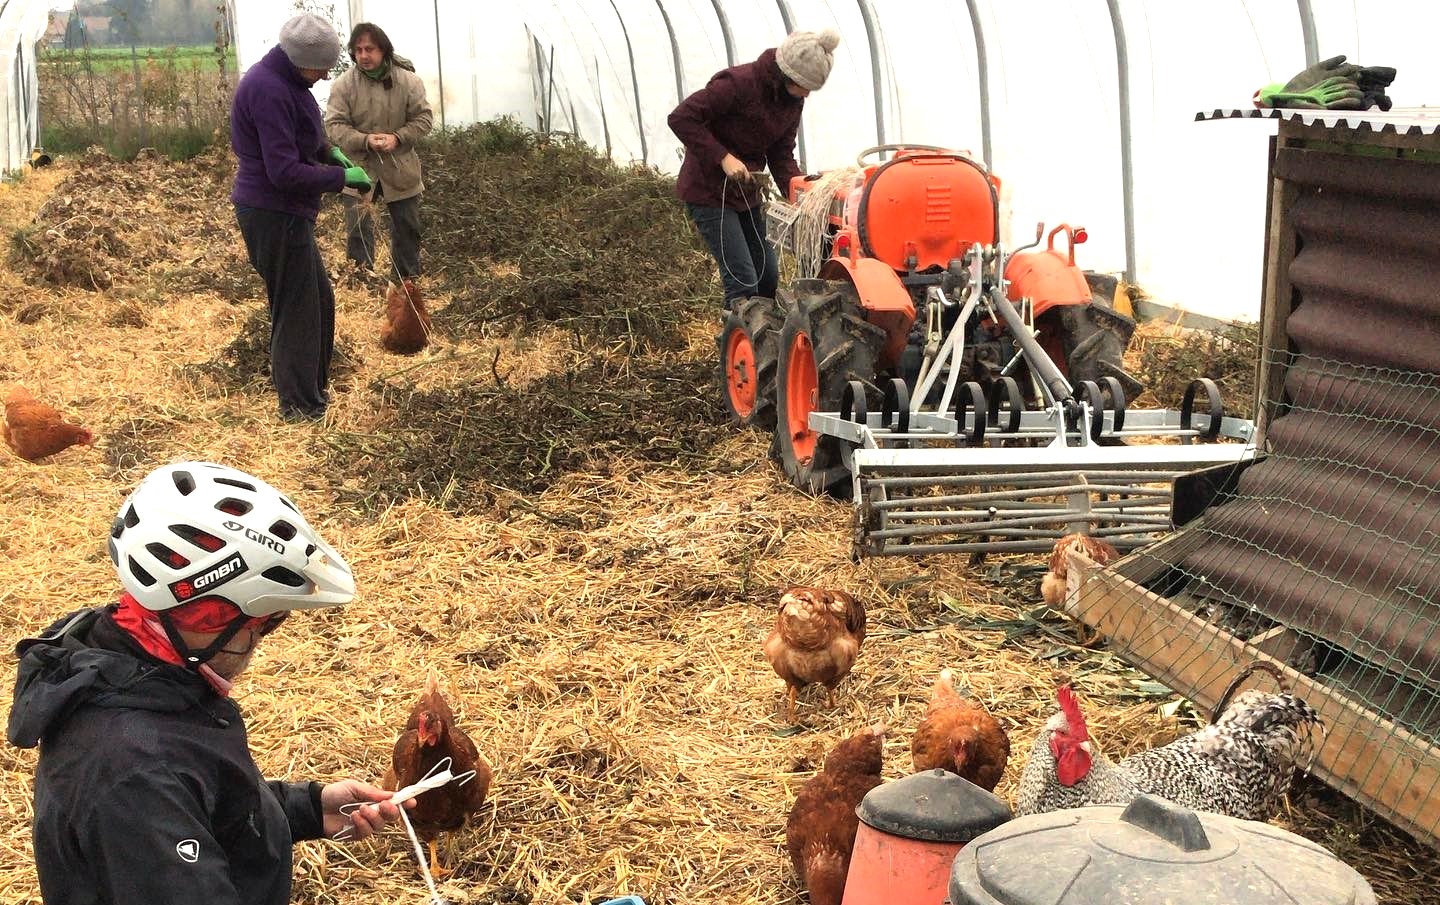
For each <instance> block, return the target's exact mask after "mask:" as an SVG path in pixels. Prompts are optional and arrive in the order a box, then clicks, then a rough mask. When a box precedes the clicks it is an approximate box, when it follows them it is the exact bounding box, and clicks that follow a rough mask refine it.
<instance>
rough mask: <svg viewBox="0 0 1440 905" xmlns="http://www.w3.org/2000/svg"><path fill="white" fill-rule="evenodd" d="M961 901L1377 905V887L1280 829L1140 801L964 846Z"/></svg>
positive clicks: (993, 904)
mask: <svg viewBox="0 0 1440 905" xmlns="http://www.w3.org/2000/svg"><path fill="white" fill-rule="evenodd" d="M950 901H951V902H953V903H954V905H1095V903H1104V905H1167V903H1176V902H1183V903H1185V905H1274V903H1278V902H1301V903H1304V905H1375V893H1374V892H1373V891H1372V890H1371V889H1370V884H1368V883H1366V882H1365V879H1364V878H1363V877H1361V876H1360V875H1359V874H1358V873H1356V872H1355V871H1354V870H1353V869H1351V868H1350V867H1349V866H1348V865H1347V864H1345V863H1344V862H1343V861H1340V860H1339V859H1337V858H1336V857H1335V856H1334V855H1332V854H1331V853H1330V852H1329V851H1327V850H1326V849H1324V848H1322V847H1320V846H1318V845H1316V844H1315V843H1313V842H1311V841H1309V840H1308V839H1304V838H1302V837H1300V836H1297V835H1295V834H1294V833H1287V832H1286V831H1284V830H1282V829H1280V828H1279V827H1274V826H1271V825H1270V824H1268V823H1258V822H1256V821H1253V820H1236V819H1235V818H1233V817H1225V816H1221V815H1219V814H1207V813H1204V812H1198V811H1190V810H1187V809H1185V808H1182V807H1180V806H1179V805H1176V804H1172V803H1170V802H1168V801H1165V800H1164V799H1160V798H1153V797H1151V796H1148V795H1147V796H1141V797H1140V798H1139V799H1136V800H1135V801H1134V802H1132V803H1131V804H1130V805H1129V806H1128V807H1126V808H1124V809H1123V810H1122V809H1121V808H1120V807H1119V806H1118V805H1105V806H1097V807H1088V808H1074V809H1071V810H1065V811H1052V812H1050V813H1047V814H1033V815H1031V816H1029V817H1022V818H1020V819H1018V820H1012V821H1010V822H1009V823H1007V824H1006V825H1004V826H1002V827H999V828H997V829H995V830H994V831H992V832H989V833H986V834H985V835H984V836H981V837H980V838H978V839H975V840H973V841H972V842H971V843H970V844H969V845H967V846H966V847H965V848H964V850H963V851H961V852H960V854H958V855H956V856H955V862H954V864H953V866H952V867H951V871H950Z"/></svg>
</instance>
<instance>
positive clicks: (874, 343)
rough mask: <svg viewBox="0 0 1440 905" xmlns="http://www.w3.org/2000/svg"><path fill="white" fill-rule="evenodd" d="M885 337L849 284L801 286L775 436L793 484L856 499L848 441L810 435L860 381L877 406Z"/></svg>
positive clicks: (776, 454)
mask: <svg viewBox="0 0 1440 905" xmlns="http://www.w3.org/2000/svg"><path fill="white" fill-rule="evenodd" d="M885 338H886V335H885V331H884V330H883V329H881V328H880V327H878V326H876V325H875V324H872V323H870V322H869V321H868V320H866V319H865V313H864V311H863V309H862V308H861V307H860V299H859V297H858V296H857V295H856V293H855V289H854V287H852V286H850V285H849V284H848V283H838V282H826V281H824V280H799V281H797V282H796V284H795V293H794V299H793V301H791V302H790V303H789V304H787V305H786V306H785V325H784V327H782V328H781V330H780V341H779V353H780V355H779V377H778V379H777V384H776V392H775V398H776V424H775V437H774V440H773V442H772V443H771V447H770V454H771V456H772V457H773V458H774V459H775V460H776V461H777V462H779V463H780V466H781V468H783V469H784V470H785V477H786V478H787V479H789V481H790V483H791V484H793V485H795V486H796V487H798V488H800V489H801V490H805V491H808V492H810V493H814V494H826V495H829V496H832V497H836V498H838V499H849V498H850V496H851V494H852V491H853V489H854V488H853V486H852V482H851V477H850V468H849V466H848V465H847V464H846V461H847V457H846V455H845V453H846V447H845V441H843V440H841V439H839V438H838V437H831V436H826V435H823V434H819V433H817V432H815V431H813V430H811V429H810V420H809V419H810V413H811V412H834V411H838V410H839V409H840V397H841V395H842V394H843V393H844V392H845V386H846V384H847V383H849V382H850V381H852V380H855V381H859V382H860V383H861V384H862V385H864V387H865V393H866V396H867V397H868V399H867V402H868V403H870V404H871V405H876V404H878V403H879V401H880V397H881V394H880V390H879V389H878V388H877V387H876V385H875V360H876V358H877V356H878V354H879V351H880V348H881V346H882V345H883V343H884V341H885Z"/></svg>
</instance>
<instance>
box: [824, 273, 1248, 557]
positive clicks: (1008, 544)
mask: <svg viewBox="0 0 1440 905" xmlns="http://www.w3.org/2000/svg"><path fill="white" fill-rule="evenodd" d="M976 276H977V278H978V277H980V275H979V274H978V273H977V274H976ZM981 282H983V280H981V279H977V280H976V281H975V283H972V285H978V284H980V283H981ZM966 299H967V301H966V302H965V303H964V304H963V306H962V308H963V310H962V311H961V312H960V316H959V317H958V318H957V323H958V324H964V323H965V322H967V320H968V319H969V316H970V314H971V311H970V309H971V308H972V307H974V306H977V305H980V304H982V303H984V304H987V305H988V308H989V310H991V311H993V312H994V316H995V317H996V319H998V320H1002V321H1004V322H1006V323H1007V324H1008V325H1009V326H1010V327H1011V329H1012V330H1013V331H1014V334H1015V336H1016V339H1017V344H1018V345H1019V347H1020V351H1019V352H1018V353H1017V356H1016V358H1017V360H1023V361H1024V362H1025V363H1026V365H1027V369H1026V370H1025V372H1024V373H1025V374H1026V375H1027V376H1028V379H1029V381H1030V382H1031V384H1032V385H1031V386H1030V387H1029V391H1030V392H1028V393H1027V392H1024V391H1022V389H1021V385H1020V383H1019V381H1017V380H1016V379H1015V378H1014V377H1011V376H1009V375H1008V374H1005V375H1002V376H1001V377H999V378H998V379H996V380H994V381H992V382H991V383H990V385H989V386H988V388H986V387H983V386H982V385H981V384H980V383H978V382H976V381H969V380H963V379H962V369H961V368H959V367H956V366H955V363H957V362H960V361H962V360H963V355H964V345H965V341H964V331H963V328H957V329H955V330H952V331H951V332H950V334H949V335H948V336H947V337H946V338H945V340H944V342H943V343H941V344H940V346H939V349H938V351H937V352H936V353H935V354H933V355H931V356H928V357H927V360H926V362H925V366H924V367H923V368H922V370H921V372H920V377H919V379H918V381H917V385H916V386H915V389H914V396H913V397H912V396H911V390H910V386H909V385H908V384H907V383H906V382H905V381H903V380H899V379H892V380H890V381H889V383H888V384H885V385H884V386H883V388H882V389H883V397H884V398H883V402H882V404H881V410H880V411H879V412H870V411H867V392H866V390H867V388H866V387H865V386H864V384H863V383H861V382H859V381H855V382H853V383H851V384H850V385H849V386H847V388H846V391H845V392H844V393H843V394H842V396H841V400H840V406H839V410H838V411H833V412H818V411H812V412H810V414H809V419H808V422H809V428H810V429H811V430H812V431H813V432H814V433H815V434H816V435H817V436H819V437H822V438H826V439H827V440H829V441H831V442H832V443H834V444H836V445H838V447H839V455H840V459H841V461H842V462H843V465H844V467H845V468H846V470H847V471H848V474H849V476H850V479H851V482H852V484H851V487H850V491H851V493H852V494H853V499H854V501H855V504H856V511H855V537H854V541H855V550H856V552H857V553H859V554H860V555H866V556H891V555H920V554H928V553H972V554H978V553H987V552H1021V551H1044V550H1048V549H1050V548H1051V547H1053V546H1054V543H1055V540H1056V539H1058V538H1059V537H1062V536H1063V535H1065V534H1069V533H1072V532H1076V531H1079V532H1084V533H1087V534H1090V535H1093V536H1096V537H1101V538H1104V539H1105V540H1107V541H1109V542H1110V543H1111V544H1113V545H1114V546H1116V547H1117V548H1119V549H1121V550H1129V549H1134V548H1136V547H1140V546H1144V545H1145V544H1148V543H1151V542H1153V541H1154V540H1156V539H1157V538H1158V537H1159V536H1160V535H1161V534H1163V533H1164V532H1166V531H1168V530H1170V528H1171V518H1170V513H1171V489H1170V486H1171V482H1172V481H1173V480H1174V479H1175V478H1176V477H1177V476H1178V475H1181V474H1185V473H1187V472H1190V471H1194V470H1196V469H1200V468H1209V467H1214V466H1221V465H1227V464H1239V463H1241V462H1244V461H1245V460H1247V459H1249V458H1250V457H1251V456H1253V454H1254V450H1253V448H1252V447H1251V446H1250V445H1249V443H1248V441H1249V440H1250V438H1251V435H1252V433H1253V425H1252V424H1251V423H1250V422H1249V421H1245V420H1242V419H1238V418H1231V417H1226V416H1225V414H1224V407H1223V403H1222V401H1221V399H1220V393H1219V388H1218V387H1217V386H1216V384H1215V383H1214V382H1213V381H1210V380H1207V379H1203V378H1202V379H1199V380H1196V381H1194V382H1192V383H1191V385H1190V387H1189V388H1188V390H1187V391H1186V393H1185V397H1184V399H1183V401H1182V403H1181V407H1180V408H1179V409H1178V410H1177V409H1150V410H1137V411H1131V410H1127V407H1126V399H1125V386H1124V384H1123V383H1122V382H1121V381H1120V380H1119V379H1118V378H1117V377H1116V376H1114V375H1105V376H1102V377H1101V378H1100V379H1099V380H1088V379H1087V380H1078V381H1076V384H1075V385H1074V386H1073V387H1072V385H1071V383H1070V381H1069V380H1068V379H1067V378H1066V377H1065V376H1064V375H1063V374H1061V373H1060V371H1059V369H1058V368H1057V367H1056V366H1055V364H1054V362H1053V361H1051V360H1050V359H1049V357H1048V356H1047V355H1046V353H1045V351H1044V350H1043V349H1041V348H1040V347H1039V345H1038V343H1036V341H1035V339H1034V337H1033V336H1032V335H1031V333H1030V331H1029V328H1028V327H1027V326H1026V324H1025V323H1024V322H1023V321H1024V318H1023V317H1022V316H1021V314H1020V312H1019V311H1018V310H1017V309H1016V308H1015V307H1014V306H1013V305H1012V304H1011V303H1010V302H1009V301H1008V300H1007V299H1006V298H1005V297H1004V296H1003V295H1002V294H1000V293H999V292H998V291H995V290H993V289H992V290H991V291H989V292H988V293H983V294H982V293H979V292H972V293H969V294H967V295H966ZM1037 396H1038V398H1040V399H1042V400H1043V401H1044V407H1043V408H1039V409H1033V410H1027V408H1026V400H1027V398H1031V399H1033V398H1036V397H1037ZM915 400H934V401H933V402H922V401H915ZM1215 441H1231V442H1215Z"/></svg>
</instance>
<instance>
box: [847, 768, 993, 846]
mask: <svg viewBox="0 0 1440 905" xmlns="http://www.w3.org/2000/svg"><path fill="white" fill-rule="evenodd" d="M855 814H856V815H857V816H858V817H859V818H860V819H861V820H863V821H864V822H865V824H866V825H867V826H872V827H874V828H875V829H877V830H880V831H882V832H886V833H889V834H891V835H892V836H900V837H902V838H905V839H922V840H924V841H926V842H969V841H970V840H971V839H974V838H975V837H976V836H979V835H980V834H982V833H984V832H986V831H987V830H991V829H994V828H995V827H997V826H999V825H1000V824H1002V823H1004V822H1005V821H1007V820H1009V819H1010V806H1009V805H1008V804H1006V803H1005V802H1004V800H1003V799H1000V798H998V797H996V796H995V795H992V794H991V793H989V792H987V791H985V790H984V789H982V788H980V787H979V786H977V785H975V784H974V783H973V782H971V781H970V780H968V779H965V778H964V777H962V776H956V775H955V774H954V773H949V772H947V771H945V770H926V771H924V772H922V773H915V774H912V775H910V776H907V777H905V778H904V779H897V780H895V781H894V782H887V783H884V784H883V785H878V786H876V787H875V788H873V789H871V790H870V791H869V793H867V794H866V795H865V797H864V799H862V800H861V802H860V806H859V807H857V808H856V809H855Z"/></svg>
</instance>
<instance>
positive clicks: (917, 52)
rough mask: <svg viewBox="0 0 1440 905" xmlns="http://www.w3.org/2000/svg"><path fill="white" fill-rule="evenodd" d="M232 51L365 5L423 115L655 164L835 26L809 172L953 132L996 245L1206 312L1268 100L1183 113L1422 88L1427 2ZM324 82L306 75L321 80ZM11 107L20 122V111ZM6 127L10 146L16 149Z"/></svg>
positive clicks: (709, 16) (1432, 92) (523, 15)
mask: <svg viewBox="0 0 1440 905" xmlns="http://www.w3.org/2000/svg"><path fill="white" fill-rule="evenodd" d="M46 5H47V4H44V3H38V2H25V0H8V2H0V56H3V58H4V59H3V60H0V63H3V64H4V69H5V73H6V74H5V76H4V78H6V79H7V83H8V85H7V90H8V92H9V93H8V97H9V98H10V103H8V104H7V105H6V109H5V113H4V114H3V116H4V120H3V122H4V124H5V126H6V134H7V139H6V145H7V148H6V153H7V157H6V159H5V161H3V162H4V164H5V166H6V167H7V168H10V169H13V168H14V167H16V166H19V165H20V163H21V162H23V158H24V154H25V153H28V148H26V147H24V146H25V145H27V144H30V145H33V143H34V135H35V134H36V126H35V124H34V109H35V106H36V104H35V102H34V100H33V98H34V96H35V87H34V79H33V73H34V53H33V44H34V39H35V38H36V37H38V34H39V30H41V29H43V27H44V21H45V17H44V14H43V9H44V7H45V6H46ZM229 6H230V14H231V17H232V20H233V31H234V36H235V42H236V45H237V51H238V57H239V62H240V66H241V68H242V69H243V68H245V67H246V66H248V65H249V64H250V63H252V62H254V61H255V60H256V59H258V58H259V57H260V56H261V55H262V54H264V52H265V51H266V50H267V49H268V48H269V47H270V46H271V45H272V44H273V43H274V41H275V36H276V34H277V32H278V30H279V26H280V24H281V23H282V22H284V21H285V19H287V18H288V17H290V16H291V15H293V14H294V13H295V12H296V10H297V8H307V9H310V10H311V11H315V12H319V13H321V14H324V15H327V16H329V17H330V18H331V19H332V20H333V21H334V22H335V25H336V29H337V30H338V31H340V32H341V33H348V31H349V29H350V27H351V25H352V23H355V22H360V21H372V22H375V23H377V24H379V25H380V26H381V27H383V28H384V29H385V30H386V31H387V32H388V33H389V35H390V36H391V38H392V40H393V41H394V42H395V45H396V47H397V50H398V51H399V52H400V53H401V54H402V55H404V56H407V57H409V58H410V59H411V60H412V61H413V62H414V63H415V64H416V69H417V70H418V71H419V73H420V74H421V75H422V77H423V78H424V80H425V82H426V86H427V89H428V91H429V95H430V98H431V102H432V106H433V107H434V109H435V111H436V115H437V121H438V122H440V123H443V124H444V125H445V126H450V127H457V126H463V125H465V124H467V123H473V122H478V121H483V120H486V119H491V118H493V117H496V116H501V115H509V116H513V117H516V118H517V119H519V120H520V121H521V122H523V123H525V124H526V125H529V126H532V127H534V128H536V129H540V130H549V131H556V132H567V133H572V134H574V135H577V136H579V137H580V138H582V139H584V140H585V141H586V142H588V143H590V144H592V145H594V146H595V147H597V148H601V149H604V150H605V151H607V152H608V153H609V154H610V155H611V156H612V157H613V158H615V159H616V160H618V161H622V162H631V161H633V162H639V163H644V164H647V165H650V166H654V167H657V168H659V169H660V170H662V171H664V172H669V173H674V172H676V171H677V170H678V169H679V165H680V156H681V148H680V145H679V142H678V141H676V139H675V137H674V136H673V135H672V134H671V133H670V130H669V128H668V127H667V126H666V116H667V115H668V114H669V112H670V111H671V109H673V108H674V107H675V105H676V104H677V103H678V101H679V100H680V99H681V98H682V97H684V96H685V95H686V94H688V93H689V92H691V91H694V90H696V89H697V88H699V87H702V86H703V85H704V84H705V82H706V81H707V80H708V78H709V77H710V76H711V75H712V74H713V73H714V72H716V71H717V70H719V69H721V68H723V67H725V66H728V65H730V64H732V63H736V62H744V61H748V60H752V59H754V58H755V57H756V56H757V55H758V54H759V53H760V52H761V51H762V50H764V49H765V48H767V47H772V46H774V45H776V44H777V43H778V42H779V41H780V40H781V39H782V38H783V37H784V35H785V34H786V33H787V32H788V31H790V30H792V29H806V30H815V29H820V28H827V27H828V28H835V29H837V30H838V31H839V32H840V33H841V35H842V41H841V44H840V47H839V49H838V50H837V53H836V58H835V68H834V70H833V71H832V73H831V76H830V80H829V81H828V83H827V84H826V86H825V88H824V89H823V90H821V91H819V92H816V93H815V94H814V95H812V96H811V97H810V98H809V100H808V101H807V103H806V112H805V117H804V121H803V125H802V130H801V134H800V141H799V148H798V157H799V158H800V162H801V164H802V166H803V167H804V168H805V169H806V170H807V171H810V172H815V171H820V170H824V169H827V168H832V167H836V166H841V165H845V164H848V163H850V162H852V161H853V160H854V159H855V156H856V154H857V153H858V152H860V151H862V150H864V149H866V148H869V147H871V146H874V145H878V144H884V143H896V142H907V143H911V144H932V145H943V146H946V147H950V148H958V149H963V150H967V151H969V152H970V153H971V154H973V155H974V156H976V157H977V158H978V159H982V160H983V161H984V162H985V163H986V164H987V165H988V166H990V167H991V168H992V169H993V170H994V171H995V172H996V173H997V174H998V175H999V177H1000V178H1001V180H1002V185H1003V190H1004V198H1003V201H1004V216H1005V232H1006V233H1007V235H1005V236H1004V237H1003V238H1004V239H1005V240H1006V242H1007V243H1008V244H1010V245H1011V246H1012V247H1013V246H1014V245H1018V244H1021V243H1023V242H1026V241H1028V240H1029V238H1030V237H1031V236H1032V235H1033V230H1034V228H1035V224H1036V223H1038V222H1042V221H1043V222H1045V223H1046V224H1050V225H1054V224H1058V223H1060V222H1068V223H1071V224H1074V225H1084V226H1085V227H1086V229H1087V232H1088V234H1089V236H1090V241H1089V244H1087V245H1086V246H1085V247H1084V248H1083V249H1082V254H1081V257H1082V258H1083V260H1082V262H1081V263H1082V264H1083V266H1085V267H1086V268H1088V269H1092V270H1097V271H1102V272H1108V273H1116V274H1122V275H1124V276H1126V277H1127V278H1128V279H1130V280H1131V281H1132V282H1138V283H1139V284H1140V285H1141V286H1142V287H1144V289H1145V290H1146V291H1147V292H1148V293H1149V295H1150V296H1151V297H1152V298H1154V299H1156V300H1157V301H1160V302H1162V303H1164V304H1167V305H1172V306H1174V307H1178V308H1182V309H1185V310H1188V311H1191V312H1195V313H1198V314H1202V315H1207V316H1210V317H1214V318H1219V319H1254V318H1255V317H1256V316H1257V315H1258V312H1259V299H1260V283H1261V276H1260V273H1261V246H1262V239H1263V235H1264V228H1265V208H1266V200H1265V192H1264V187H1265V175H1266V166H1267V154H1266V147H1267V142H1268V141H1269V138H1270V136H1271V135H1272V134H1273V133H1274V128H1275V127H1274V125H1273V124H1272V123H1267V122H1254V121H1224V122H1197V121H1196V114H1197V113H1198V112H1200V111H1210V110H1214V109H1216V108H1241V107H1247V106H1249V103H1250V99H1251V96H1252V95H1253V94H1254V92H1255V90H1256V89H1257V88H1259V87H1261V86H1263V85H1265V84H1267V83H1270V82H1283V81H1285V80H1287V79H1288V78H1289V77H1291V76H1292V75H1294V74H1295V73H1296V72H1298V71H1299V70H1300V69H1302V68H1304V67H1305V66H1306V65H1307V64H1308V63H1310V62H1313V61H1315V60H1317V59H1321V58H1324V57H1326V56H1331V55H1335V54H1342V53H1343V54H1347V55H1348V56H1349V58H1350V60H1351V61H1352V62H1359V63H1361V64H1364V65H1385V66H1394V67H1396V68H1397V69H1398V70H1399V75H1398V77H1397V78H1396V79H1395V82H1394V84H1393V86H1392V87H1391V89H1390V96H1391V97H1392V99H1393V100H1394V102H1395V104H1396V106H1397V107H1401V108H1404V107H1415V106H1421V105H1424V104H1426V103H1428V102H1429V101H1431V100H1432V99H1433V98H1434V97H1437V96H1440V90H1437V89H1440V72H1437V67H1436V65H1435V64H1434V62H1433V59H1432V56H1431V55H1430V54H1429V53H1428V52H1427V48H1426V47H1425V44H1424V42H1425V41H1426V38H1427V36H1428V35H1430V34H1432V33H1433V31H1434V26H1435V25H1436V24H1437V23H1440V8H1435V7H1431V6H1426V5H1423V4H1414V3H1409V2H1405V0H1375V2H1368V3H1365V4H1364V5H1363V12H1362V9H1361V4H1359V3H1357V2H1355V0H1350V2H1344V0H1296V2H1294V3H1290V2H1261V0H1217V2H1214V3H1209V4H1204V5H1203V6H1202V5H1197V4H1176V3H1171V2H1167V0H1103V2H1102V0H1009V2H1004V3H1000V2H993V0H966V2H964V3H959V2H952V0H853V2H852V0H536V2H530V3H513V4H512V3H500V2H494V0H485V2H480V3H473V2H458V0H430V2H428V3H427V2H423V0H421V2H413V0H409V2H399V0H350V2H348V3H344V2H340V3H319V2H313V0H307V2H295V0H246V2H243V3H238V2H233V3H230V4H229ZM325 90H326V86H325V83H321V84H320V85H319V86H317V88H316V91H317V93H318V94H320V95H321V96H322V99H323V94H324V92H325ZM27 130H28V131H27ZM17 149H18V150H17Z"/></svg>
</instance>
